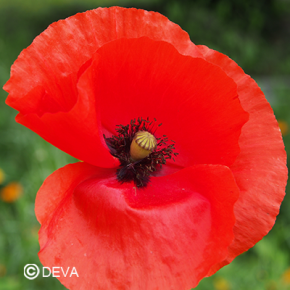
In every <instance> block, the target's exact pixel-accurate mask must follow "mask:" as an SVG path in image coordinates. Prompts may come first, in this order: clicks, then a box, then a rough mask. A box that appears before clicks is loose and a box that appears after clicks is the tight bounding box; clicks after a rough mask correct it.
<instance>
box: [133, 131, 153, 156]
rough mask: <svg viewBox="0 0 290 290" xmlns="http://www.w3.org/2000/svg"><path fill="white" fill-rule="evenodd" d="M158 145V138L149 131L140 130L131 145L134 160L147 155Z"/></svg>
mask: <svg viewBox="0 0 290 290" xmlns="http://www.w3.org/2000/svg"><path fill="white" fill-rule="evenodd" d="M156 147H157V140H156V138H155V137H154V136H153V135H152V134H151V133H149V132H148V131H138V132H137V133H136V134H135V136H134V139H133V141H132V143H131V146H130V155H131V159H132V160H133V161H138V160H141V159H143V158H145V157H147V156H148V155H149V154H150V153H151V152H152V151H153V150H154V149H156Z"/></svg>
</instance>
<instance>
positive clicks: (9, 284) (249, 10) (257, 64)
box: [0, 0, 290, 290]
mask: <svg viewBox="0 0 290 290" xmlns="http://www.w3.org/2000/svg"><path fill="white" fill-rule="evenodd" d="M111 5H119V6H125V7H126V6H127V7H132V6H134V7H137V8H144V9H147V10H154V11H159V12H161V13H162V14H164V15H166V16H167V17H168V18H169V19H170V20H172V21H173V22H176V23H178V24H179V25H180V26H181V27H182V28H183V29H184V30H186V31H187V32H188V33H189V34H190V36H191V39H192V41H193V42H194V43H196V44H204V45H207V46H209V47H211V48H213V49H216V50H219V51H221V52H223V53H225V54H227V55H229V56H230V57H231V58H232V59H234V60H235V61H236V62H237V63H238V64H239V65H241V66H242V67H243V68H244V70H245V71H246V72H247V73H249V74H254V75H258V76H260V78H261V77H263V75H267V77H269V78H272V77H273V76H276V79H277V80H278V81H275V82H273V83H272V84H271V90H270V92H271V97H272V99H271V100H273V106H274V112H275V114H276V116H277V118H278V119H281V120H283V121H285V122H286V123H288V124H289V126H290V114H289V108H290V98H289V97H290V88H289V75H290V54H289V47H290V46H289V42H290V37H289V36H290V2H289V1H287V0H284V1H282V0H280V1H278V0H276V1H274V0H268V1H266V0H263V1H251V0H239V1H231V0H195V1H189V0H188V1H177V0H167V1H165V0H151V1H148V0H146V1H145V0H144V1H141V0H139V1H136V0H135V1H132V0H127V1H125V0H124V1H118V0H116V1H109V0H107V1H101V0H83V1H81V0H74V1H73V0H47V1H38V0H26V1H23V0H12V1H11V0H0V56H1V57H0V84H1V85H3V84H4V83H5V82H6V81H7V80H8V78H9V68H10V66H11V64H12V63H13V61H14V60H15V59H16V58H17V55H18V54H19V53H20V51H21V50H22V49H23V48H25V47H27V46H28V45H29V44H30V43H31V42H32V40H33V38H34V37H35V36H36V35H38V34H39V33H40V32H42V31H43V30H44V29H45V28H46V27H47V26H48V25H49V24H50V23H52V22H53V21H57V20H59V19H61V18H65V17H68V16H70V15H73V14H75V13H77V12H82V11H85V10H88V9H93V8H96V7H98V6H111ZM281 75H284V78H281V77H280V76H281ZM6 95H7V94H6V93H5V92H3V91H1V92H0V98H1V100H2V101H1V102H0V136H1V137H0V168H2V169H3V170H4V171H5V174H6V181H5V183H8V182H10V181H14V180H16V181H19V182H20V183H21V184H22V185H23V186H24V189H25V190H24V195H23V197H21V198H20V199H19V200H18V201H17V202H14V203H11V204H8V203H4V202H1V201H0V290H18V289H19V290H20V289H30V290H34V289H35V290H36V289H44V290H45V289H47V290H48V289H52V288H53V289H65V288H64V287H63V286H62V285H61V284H60V283H59V282H58V280H57V279H55V278H41V277H38V278H36V279H35V280H33V281H30V280H27V279H26V278H25V277H24V276H23V267H24V266H25V264H28V263H32V264H34V263H35V264H38V265H39V266H40V262H39V260H38V257H37V252H38V250H39V246H38V240H37V231H38V228H39V224H38V222H37V221H36V219H35V214H34V201H35V194H36V192H37V190H38V188H39V187H40V185H41V184H42V182H43V180H44V179H45V178H46V177H47V176H48V175H49V174H51V173H52V172H53V171H54V170H56V169H57V168H59V167H61V166H64V165H65V164H67V163H70V162H74V161H75V160H74V159H73V158H72V157H71V156H68V155H67V154H65V153H63V152H61V151H59V150H58V149H57V148H55V147H53V146H52V145H50V144H48V143H46V142H45V141H44V140H42V139H41V138H40V137H39V136H37V135H36V134H34V133H33V132H31V131H30V130H28V129H26V128H24V127H22V126H21V125H19V124H17V123H15V121H14V117H15V115H16V112H15V111H14V110H13V109H11V108H10V107H8V106H6V105H5V104H4V99H5V97H6ZM284 141H285V146H286V150H287V151H288V152H289V150H290V148H289V146H290V134H287V135H285V136H284ZM289 207H290V198H288V197H287V196H286V198H285V200H284V202H283V204H282V207H281V214H280V215H279V216H278V219H277V222H276V225H275V227H274V229H273V230H272V231H271V232H270V234H269V235H268V236H266V237H265V238H264V239H263V240H262V241H261V242H259V243H258V244H257V245H256V246H255V247H254V248H252V249H250V250H249V251H248V252H247V253H245V254H243V255H241V256H240V257H238V258H236V259H235V261H234V262H233V263H231V264H230V265H229V266H227V267H224V268H223V269H222V270H220V271H219V272H218V273H217V274H215V275H214V276H213V277H210V278H206V279H204V280H203V281H202V282H201V283H200V285H199V286H198V287H197V288H196V289H199V290H203V289H204V290H205V289H217V290H230V289H240V290H244V289H245V290H248V289H253V290H262V289H266V290H275V289H279V290H286V289H290V281H289V283H288V284H287V281H286V280H287V279H286V280H285V274H284V278H283V273H284V272H285V271H286V270H287V269H288V268H289V267H290V229H289V224H290V211H289V210H288V209H289ZM289 280H290V278H289Z"/></svg>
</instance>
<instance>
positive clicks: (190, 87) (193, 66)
mask: <svg viewBox="0 0 290 290" xmlns="http://www.w3.org/2000/svg"><path fill="white" fill-rule="evenodd" d="M95 58H96V61H93V62H92V64H91V67H89V68H88V70H90V71H91V73H87V74H83V75H82V76H81V78H80V80H83V79H84V78H87V77H91V78H92V80H90V82H91V83H92V85H93V86H94V90H92V92H91V93H92V94H94V95H95V96H96V98H97V99H98V103H99V107H100V114H101V120H102V124H103V126H104V127H105V128H106V129H107V130H108V131H110V132H114V131H115V128H116V125H118V124H122V125H127V124H129V123H130V121H131V120H132V119H134V118H136V119H137V118H138V117H143V118H147V117H149V119H150V120H151V121H153V120H154V118H157V124H159V123H162V126H161V127H159V128H158V130H157V132H156V134H155V135H156V136H157V137H161V136H162V135H164V134H165V135H167V136H168V137H169V138H170V139H173V140H174V141H175V144H176V145H175V146H176V152H178V154H179V155H178V157H177V158H176V162H175V164H176V165H180V166H184V167H186V166H191V165H193V164H206V163H208V164H223V165H230V164H232V163H233V162H234V160H235V158H236V157H237V155H238V153H239V145H238V139H239V135H240V132H241V127H242V126H243V124H244V123H245V122H246V121H247V119H248V114H247V113H246V112H245V111H244V110H243V109H242V107H241V105H240V102H239V100H238V97H237V91H236V84H235V83H234V82H233V81H232V79H231V78H229V77H227V76H226V74H225V73H224V72H223V71H222V70H221V69H220V68H219V67H217V66H215V65H212V64H210V63H208V62H206V61H204V60H203V59H200V58H192V57H190V56H183V55H181V54H180V53H178V51H177V50H176V49H175V48H174V47H173V46H172V45H171V44H169V43H167V42H163V41H162V42H161V41H153V40H151V39H149V38H146V37H143V38H137V39H119V40H115V41H112V42H110V43H108V44H106V45H104V46H102V47H101V48H100V49H99V50H98V51H97V52H96V54H95ZM88 82H89V81H88Z"/></svg>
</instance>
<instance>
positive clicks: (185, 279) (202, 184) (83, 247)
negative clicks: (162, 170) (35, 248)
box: [36, 163, 239, 290]
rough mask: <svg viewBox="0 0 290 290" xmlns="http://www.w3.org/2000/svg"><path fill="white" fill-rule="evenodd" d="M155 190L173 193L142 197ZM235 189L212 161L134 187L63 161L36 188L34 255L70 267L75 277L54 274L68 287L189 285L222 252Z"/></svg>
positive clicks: (91, 168) (228, 173)
mask: <svg viewBox="0 0 290 290" xmlns="http://www.w3.org/2000/svg"><path fill="white" fill-rule="evenodd" d="M164 191H170V194H169V193H168V192H167V193H166V192H165V193H164ZM149 194H150V196H151V197H150V196H149ZM158 194H167V195H169V196H170V195H172V196H178V195H179V196H181V198H178V199H177V200H175V201H174V202H170V203H168V204H165V205H160V204H158V205H156V204H152V203H150V202H148V200H150V199H151V200H154V199H155V197H154V196H157V195H158ZM238 194H239V190H238V188H237V186H236V183H235V181H234V178H233V175H232V173H231V171H230V170H229V169H228V168H227V167H224V166H220V165H199V166H195V167H189V168H187V169H183V170H181V171H179V172H177V173H174V174H172V175H168V176H163V177H157V178H152V182H151V184H150V185H149V186H148V187H146V188H145V189H136V188H135V187H134V185H133V184H129V183H126V184H123V185H120V184H119V183H118V182H117V181H116V178H115V173H114V170H110V169H100V168H97V167H94V166H91V165H89V164H86V163H76V164H70V165H67V166H65V167H63V168H61V169H59V170H57V171H55V172H54V173H53V174H52V175H50V176H49V177H48V178H47V179H46V180H45V182H44V184H43V185H42V187H41V188H40V190H39V192H38V194H37V199H36V215H37V218H38V220H39V222H40V223H41V224H42V226H41V230H40V232H39V238H40V246H41V250H40V252H39V258H40V260H41V262H42V263H43V265H44V266H49V267H53V266H54V267H57V266H59V267H63V269H65V270H66V269H67V268H68V267H71V268H72V267H76V270H77V272H78V275H79V277H80V278H78V277H76V276H75V275H72V276H71V277H66V278H65V277H63V276H62V275H61V277H60V278H59V280H60V281H61V282H62V283H63V284H64V285H65V286H66V287H69V288H70V289H78V290H84V289H129V290H130V289H131V290H137V289H138V290H141V289H144V290H145V289H160V290H161V289H162V290H163V289H172V290H173V289H174V290H179V289H180V290H184V289H190V288H191V287H195V286H196V285H197V283H198V282H199V280H200V279H202V278H203V277H204V276H205V275H206V274H207V272H208V270H209V268H210V267H212V265H214V264H216V263H218V262H220V261H222V260H223V259H224V258H225V256H226V254H227V247H228V245H229V244H230V243H231V241H232V239H233V230H232V228H233V225H234V222H235V218H234V214H233V206H234V203H235V201H236V200H237V198H238ZM72 253H73V254H72Z"/></svg>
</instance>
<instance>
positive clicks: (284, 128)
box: [278, 120, 289, 136]
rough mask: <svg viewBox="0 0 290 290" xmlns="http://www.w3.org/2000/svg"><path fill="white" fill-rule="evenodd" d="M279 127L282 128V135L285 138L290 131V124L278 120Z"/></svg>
mask: <svg viewBox="0 0 290 290" xmlns="http://www.w3.org/2000/svg"><path fill="white" fill-rule="evenodd" d="M278 125H279V127H280V130H281V133H282V135H283V136H285V135H287V134H288V129H289V126H288V123H287V122H285V121H282V120H278Z"/></svg>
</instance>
